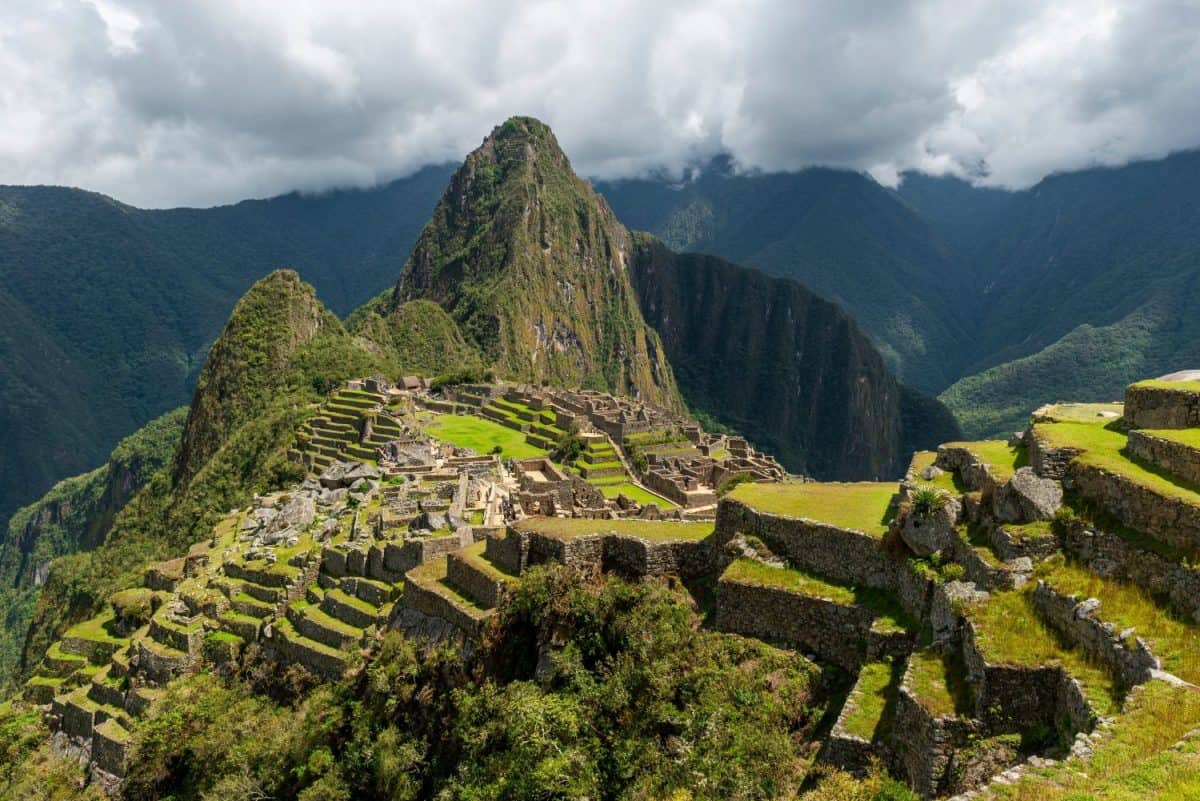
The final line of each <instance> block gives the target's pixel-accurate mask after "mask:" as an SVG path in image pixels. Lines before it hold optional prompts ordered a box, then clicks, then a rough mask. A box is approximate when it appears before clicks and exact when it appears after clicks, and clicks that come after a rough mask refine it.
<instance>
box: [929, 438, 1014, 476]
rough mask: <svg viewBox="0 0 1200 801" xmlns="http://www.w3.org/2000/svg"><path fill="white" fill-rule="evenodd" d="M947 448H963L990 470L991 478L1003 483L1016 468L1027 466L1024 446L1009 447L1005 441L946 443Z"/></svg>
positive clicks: (985, 440)
mask: <svg viewBox="0 0 1200 801" xmlns="http://www.w3.org/2000/svg"><path fill="white" fill-rule="evenodd" d="M945 447H947V448H964V449H966V450H967V451H969V452H970V453H971V454H973V455H974V456H975V457H977V458H978V459H979V461H981V462H983V463H984V464H986V465H987V466H988V467H989V468H990V472H991V474H992V478H994V479H995V480H996V481H997V482H1000V483H1003V482H1005V481H1008V480H1009V479H1010V478H1012V476H1013V473H1015V472H1017V469H1018V468H1021V467H1024V466H1026V465H1027V464H1029V454H1027V453H1025V446H1024V445H1009V444H1008V441H1007V440H1002V439H984V440H979V441H978V442H948V443H946V446H945Z"/></svg>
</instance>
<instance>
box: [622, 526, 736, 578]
mask: <svg viewBox="0 0 1200 801" xmlns="http://www.w3.org/2000/svg"><path fill="white" fill-rule="evenodd" d="M717 562H718V550H717V546H716V538H715V537H711V536H710V537H707V538H706V539H703V540H699V541H679V542H658V541H653V540H646V539H642V538H641V537H631V536H621V535H611V534H610V535H608V536H607V537H605V539H604V570H605V571H612V572H615V573H619V574H622V575H626V576H632V577H635V578H642V577H644V576H665V575H677V576H679V577H681V578H684V579H691V578H695V577H697V576H703V575H705V574H707V573H711V572H713V571H714V570H716V569H717V567H718V564H717Z"/></svg>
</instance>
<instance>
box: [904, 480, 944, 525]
mask: <svg viewBox="0 0 1200 801" xmlns="http://www.w3.org/2000/svg"><path fill="white" fill-rule="evenodd" d="M949 501H950V494H949V493H948V492H946V491H945V490H943V489H938V488H937V487H932V486H929V485H928V484H926V485H923V486H920V487H917V488H916V489H915V490H913V494H912V508H913V511H914V512H915V513H916V514H917V515H919V516H921V517H929V516H930V515H932V514H933V513H935V512H937V511H939V510H941V509H944V508H945V507H946V504H947V503H948V502H949Z"/></svg>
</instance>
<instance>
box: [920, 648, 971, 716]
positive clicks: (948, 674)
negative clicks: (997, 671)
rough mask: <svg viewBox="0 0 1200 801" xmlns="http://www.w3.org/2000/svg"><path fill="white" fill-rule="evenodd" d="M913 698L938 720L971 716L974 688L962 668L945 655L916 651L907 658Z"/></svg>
mask: <svg viewBox="0 0 1200 801" xmlns="http://www.w3.org/2000/svg"><path fill="white" fill-rule="evenodd" d="M908 664H909V668H908V669H909V671H910V672H911V674H912V681H911V682H910V684H909V686H910V688H911V690H912V693H913V697H914V698H915V699H916V701H917V702H918V703H919V704H921V706H923V707H924V708H925V711H927V712H928V713H929V714H931V715H933V716H935V717H953V716H956V715H970V712H971V688H970V687H969V686H968V685H967V683H966V681H965V680H964V678H965V677H964V676H963V671H962V669H961V668H960V667H959V666H958V665H955V664H954V663H953V661H952V660H951V659H950V658H949V657H947V656H944V655H942V654H936V653H934V652H933V651H914V652H913V654H912V656H910V657H909V659H908Z"/></svg>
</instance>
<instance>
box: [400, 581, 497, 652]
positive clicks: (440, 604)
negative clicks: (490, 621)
mask: <svg viewBox="0 0 1200 801" xmlns="http://www.w3.org/2000/svg"><path fill="white" fill-rule="evenodd" d="M404 606H405V607H407V608H408V609H412V610H415V611H417V612H420V613H421V614H422V615H426V616H427V617H434V618H439V619H441V620H444V621H446V622H447V623H450V624H452V625H453V626H454V627H455V628H457V629H458V630H459V631H461V632H463V633H464V634H466V635H467V636H468V637H471V638H472V639H475V640H478V639H479V638H480V636H481V635H482V634H483V627H484V624H485V622H486V619H485V618H478V617H474V616H472V615H469V614H467V613H466V612H465V611H464V610H462V609H460V608H459V607H458V606H457V605H456V604H455V603H453V602H452V601H450V600H449V599H448V598H444V597H442V596H441V595H439V594H438V593H437V592H435V591H433V590H431V589H428V588H426V587H422V586H421V585H420V584H418V583H417V582H415V581H410V582H407V583H406V584H405V585H404Z"/></svg>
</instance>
